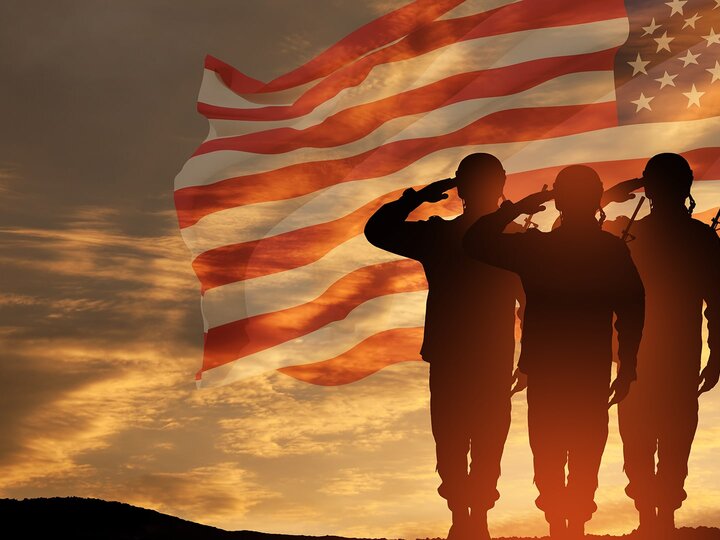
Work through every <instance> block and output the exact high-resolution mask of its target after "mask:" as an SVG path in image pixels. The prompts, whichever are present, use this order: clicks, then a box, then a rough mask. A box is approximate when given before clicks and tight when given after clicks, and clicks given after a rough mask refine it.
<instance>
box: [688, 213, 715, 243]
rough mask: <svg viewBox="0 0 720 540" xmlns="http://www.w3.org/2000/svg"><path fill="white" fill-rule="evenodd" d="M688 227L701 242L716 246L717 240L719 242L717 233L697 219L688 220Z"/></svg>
mask: <svg viewBox="0 0 720 540" xmlns="http://www.w3.org/2000/svg"><path fill="white" fill-rule="evenodd" d="M688 226H689V228H690V229H691V230H692V231H693V234H694V235H695V236H696V237H697V238H698V239H699V240H700V241H701V242H707V243H710V244H717V243H718V240H720V238H719V237H718V234H717V231H716V230H715V229H713V228H712V227H711V226H710V225H708V224H707V223H704V222H702V221H700V220H699V219H695V218H690V222H689V224H688Z"/></svg>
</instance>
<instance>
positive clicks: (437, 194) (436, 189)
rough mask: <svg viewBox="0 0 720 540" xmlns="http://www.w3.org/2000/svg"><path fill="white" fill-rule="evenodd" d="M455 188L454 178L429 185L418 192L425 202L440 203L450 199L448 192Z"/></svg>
mask: <svg viewBox="0 0 720 540" xmlns="http://www.w3.org/2000/svg"><path fill="white" fill-rule="evenodd" d="M454 187H455V179H454V178H445V179H443V180H437V181H435V182H433V183H432V184H428V185H427V186H425V187H424V188H422V189H419V190H418V191H417V195H418V197H419V198H420V200H421V201H423V202H430V203H434V202H438V201H442V200H443V199H447V198H448V194H447V193H445V192H446V191H448V190H450V189H452V188H454Z"/></svg>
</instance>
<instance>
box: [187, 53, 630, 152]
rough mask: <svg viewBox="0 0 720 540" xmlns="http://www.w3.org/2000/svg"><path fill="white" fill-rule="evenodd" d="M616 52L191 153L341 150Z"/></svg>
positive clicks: (434, 87) (457, 81)
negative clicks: (398, 123) (409, 120)
mask: <svg viewBox="0 0 720 540" xmlns="http://www.w3.org/2000/svg"><path fill="white" fill-rule="evenodd" d="M616 52H617V48H612V49H607V50H604V51H600V52H595V53H589V54H581V55H575V56H558V57H553V58H544V59H542V60H534V61H531V62H523V63H521V64H515V65H512V66H507V67H502V68H496V69H487V70H483V71H474V72H471V73H463V74H460V75H455V76H453V77H448V78H447V79H443V80H441V81H438V82H436V83H433V84H429V85H427V86H424V87H422V88H417V89H415V90H410V91H407V92H403V93H400V94H396V95H394V96H391V97H388V98H385V99H382V100H378V101H375V102H372V103H364V104H362V105H357V106H355V107H350V108H348V109H345V110H343V111H341V112H339V113H337V114H334V115H332V116H328V117H326V118H325V119H324V120H323V121H322V122H320V123H318V124H317V125H314V126H311V127H308V128H306V129H300V130H298V129H295V128H292V127H284V128H278V129H269V130H265V131H256V132H254V133H248V134H246V135H239V136H231V137H223V138H217V139H213V140H210V141H207V142H205V143H203V144H201V145H200V147H199V148H198V149H197V150H196V151H195V154H194V155H196V156H197V155H201V154H206V153H209V152H214V151H217V150H238V151H243V152H253V153H262V154H282V153H285V152H290V151H293V150H297V149H299V148H303V147H310V148H329V147H332V146H339V145H342V144H347V143H350V142H353V141H356V140H358V139H361V138H362V137H364V136H365V135H368V134H369V133H371V132H373V131H375V130H376V129H377V128H379V127H380V126H382V125H383V124H384V123H385V122H388V121H390V120H393V119H395V118H399V117H402V116H408V115H414V114H420V113H427V112H429V111H433V110H436V109H439V108H441V107H444V106H447V105H450V104H453V103H459V102H461V101H467V100H472V99H478V98H487V97H497V96H505V95H509V94H515V93H517V92H522V91H524V90H528V89H530V88H533V87H535V86H537V85H538V84H541V83H543V82H546V81H549V80H551V79H554V78H556V77H560V76H562V75H567V74H570V73H580V72H587V71H604V70H608V69H610V68H611V67H612V64H613V61H614V59H615V53H616Z"/></svg>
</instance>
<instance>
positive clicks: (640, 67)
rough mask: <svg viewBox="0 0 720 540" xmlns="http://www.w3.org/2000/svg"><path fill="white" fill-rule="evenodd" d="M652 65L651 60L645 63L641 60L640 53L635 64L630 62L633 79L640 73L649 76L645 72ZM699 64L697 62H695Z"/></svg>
mask: <svg viewBox="0 0 720 540" xmlns="http://www.w3.org/2000/svg"><path fill="white" fill-rule="evenodd" d="M649 63H650V61H649V60H647V61H644V60H643V59H642V58H640V53H638V55H637V58H636V59H635V61H634V62H628V64H630V65H631V66H632V68H633V77H634V76H635V75H637V74H638V73H644V74H645V75H647V71H646V70H645V66H647V65H648V64H649ZM695 63H696V64H697V62H695Z"/></svg>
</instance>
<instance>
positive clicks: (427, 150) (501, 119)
mask: <svg viewBox="0 0 720 540" xmlns="http://www.w3.org/2000/svg"><path fill="white" fill-rule="evenodd" d="M615 125H617V117H616V112H615V103H614V102H608V103H596V104H590V105H568V106H563V107H537V108H528V109H512V110H506V111H500V112H496V113H493V114H490V115H488V116H485V117H483V118H480V119H478V120H476V121H475V122H473V123H472V124H469V125H467V126H465V127H463V128H461V129H459V130H457V131H454V132H452V133H448V134H445V135H441V136H437V137H425V138H420V139H410V140H404V141H395V142H392V143H389V144H386V145H383V146H380V147H378V148H375V149H373V150H369V151H367V152H363V153H362V154H358V155H356V156H352V157H348V158H342V159H336V160H327V161H319V162H311V163H299V164H297V165H291V166H289V167H283V168H281V169H276V170H273V171H268V172H265V173H258V174H253V175H248V176H240V177H235V178H230V179H227V180H223V181H220V182H216V183H214V184H211V185H209V186H193V187H189V188H183V189H179V190H177V191H175V207H176V209H177V212H178V222H179V224H180V228H184V227H189V226H190V225H193V224H194V223H197V221H198V220H200V219H201V218H202V217H203V216H206V215H208V214H211V213H213V212H218V211H220V210H225V209H227V208H234V207H236V206H242V205H245V204H252V203H258V202H267V201H273V200H280V199H290V198H293V197H299V196H301V195H306V194H308V193H312V192H314V191H317V190H320V189H323V188H326V187H328V186H331V185H335V184H339V183H341V182H350V181H353V180H365V179H369V178H378V177H381V176H386V175H389V174H392V173H395V172H397V171H399V170H401V169H404V168H405V167H407V166H408V165H410V164H411V163H413V162H415V161H417V160H418V159H420V158H422V157H424V156H427V155H429V154H432V153H433V152H437V151H438V150H442V149H445V148H453V147H456V146H466V145H476V144H494V143H505V142H516V141H533V140H538V139H546V138H553V137H560V136H563V135H572V134H576V133H583V132H586V131H592V130H597V129H603V128H608V127H612V126H615Z"/></svg>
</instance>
